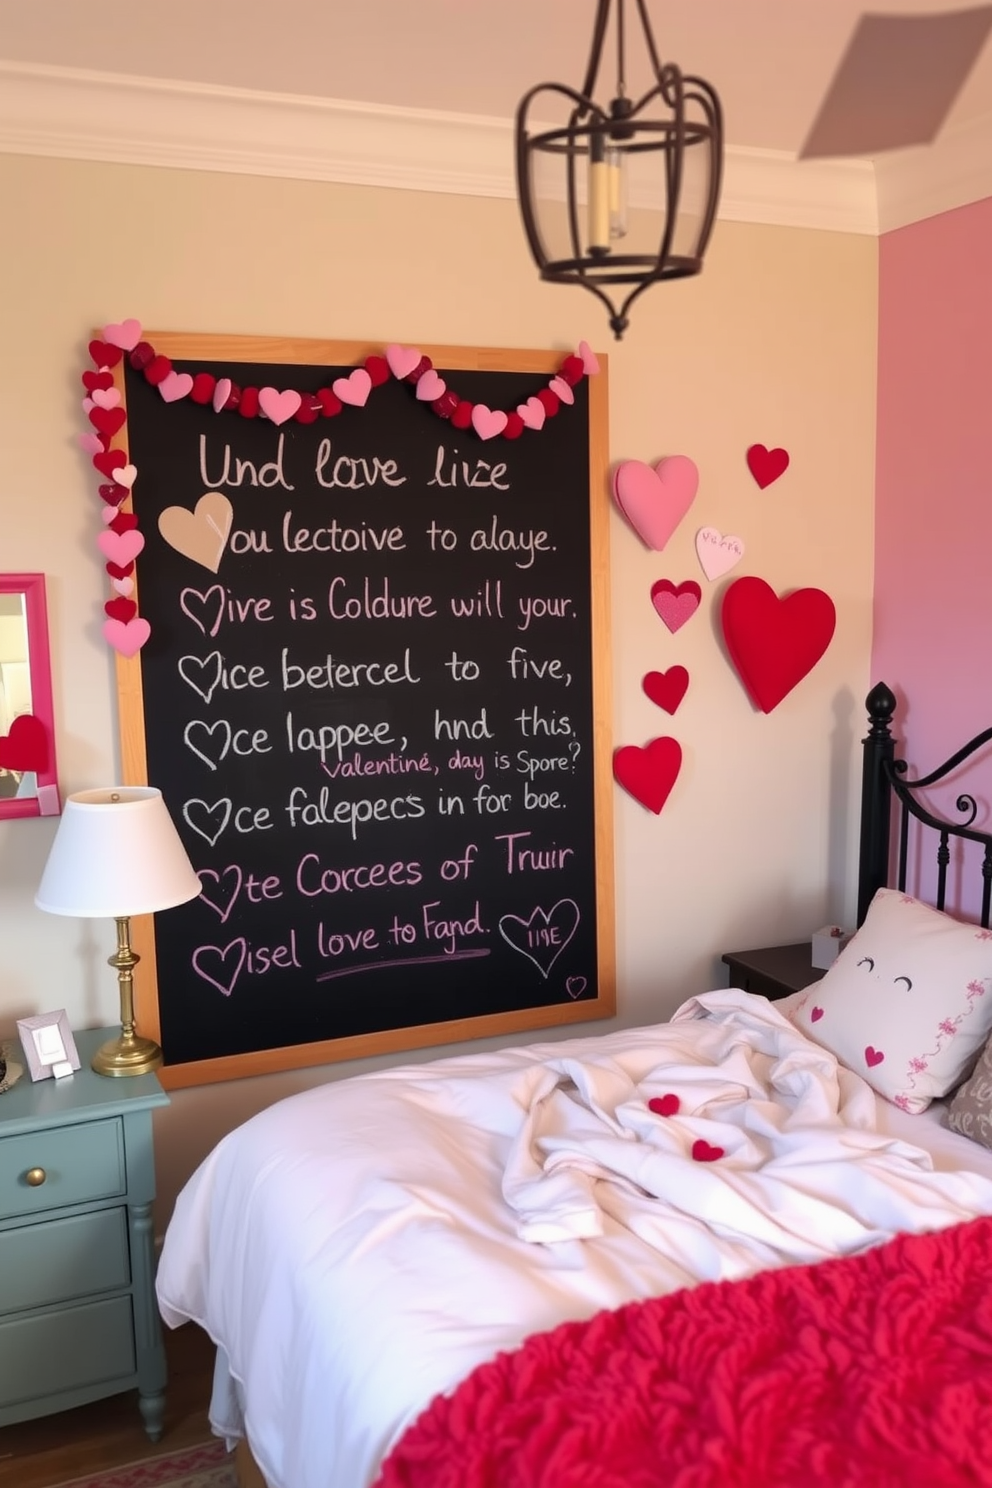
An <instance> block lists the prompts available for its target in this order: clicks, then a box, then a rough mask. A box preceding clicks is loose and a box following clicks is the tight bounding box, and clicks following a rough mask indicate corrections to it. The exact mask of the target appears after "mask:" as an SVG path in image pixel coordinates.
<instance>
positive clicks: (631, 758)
mask: <svg viewBox="0 0 992 1488" xmlns="http://www.w3.org/2000/svg"><path fill="white" fill-rule="evenodd" d="M681 768H682V746H681V744H680V743H679V742H678V740H677V739H670V738H667V737H665V738H661V739H652V740H651V742H650V744H647V745H646V746H645V747H644V748H643V749H642V748H641V747H640V745H638V744H624V745H623V746H622V747H621V748H620V749H617V750H615V751H614V754H613V778H614V779H615V780H616V782H617V784H618V785H621V786H623V788H624V790H625V791H627V792H628V794H629V795H632V796H633V798H634V800H635V801H638V802H639V803H640V805H642V806H646V807H647V809H648V811H653V812H654V813H655V815H656V816H657V814H658V812H659V811H660V810H661V808H662V807H663V806H664V804H665V802H666V801H667V800H668V797H669V794H670V792H671V789H672V786H673V785H674V784H675V782H676V780H677V779H678V773H679V771H680V770H681Z"/></svg>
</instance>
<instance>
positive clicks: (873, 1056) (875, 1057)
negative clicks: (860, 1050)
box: [865, 1044, 885, 1069]
mask: <svg viewBox="0 0 992 1488" xmlns="http://www.w3.org/2000/svg"><path fill="white" fill-rule="evenodd" d="M884 1058H885V1055H884V1054H883V1053H882V1051H881V1049H873V1048H872V1046H871V1044H869V1045H868V1047H867V1049H866V1050H865V1064H866V1065H867V1066H868V1068H869V1069H874V1068H875V1066H876V1064H881V1063H882V1060H883V1059H884Z"/></svg>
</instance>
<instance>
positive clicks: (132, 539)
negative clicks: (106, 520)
mask: <svg viewBox="0 0 992 1488" xmlns="http://www.w3.org/2000/svg"><path fill="white" fill-rule="evenodd" d="M96 541H97V547H98V548H99V549H100V552H101V553H102V554H103V556H104V557H105V558H106V559H107V560H108V562H110V563H116V564H117V565H118V567H119V568H126V567H127V565H128V564H129V563H133V562H134V560H135V558H137V556H138V554H139V553H140V552H141V550H142V548H143V547H144V546H145V539H144V538H143V536H142V535H141V533H140V532H137V531H135V530H134V529H133V528H132V530H131V531H130V532H110V531H106V532H101V533H100V535H99V537H98V538H97V540H96Z"/></svg>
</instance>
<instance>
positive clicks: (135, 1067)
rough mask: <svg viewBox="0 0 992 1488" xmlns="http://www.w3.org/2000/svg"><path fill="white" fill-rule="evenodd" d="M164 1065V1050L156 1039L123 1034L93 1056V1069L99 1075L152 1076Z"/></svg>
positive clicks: (108, 1042) (107, 1043) (108, 1041)
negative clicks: (153, 1072)
mask: <svg viewBox="0 0 992 1488" xmlns="http://www.w3.org/2000/svg"><path fill="white" fill-rule="evenodd" d="M161 1063H162V1050H161V1049H160V1048H159V1046H158V1044H157V1043H156V1042H155V1040H154V1039H149V1038H141V1037H140V1035H139V1034H136V1033H132V1034H131V1036H130V1037H128V1035H127V1034H126V1033H122V1034H121V1035H120V1037H119V1038H114V1039H108V1040H107V1042H106V1043H105V1044H101V1045H100V1047H99V1049H97V1051H96V1053H95V1054H94V1055H93V1060H92V1067H93V1069H95V1070H96V1072H97V1074H98V1075H150V1074H151V1072H152V1070H157V1069H158V1068H159V1066H160V1064H161Z"/></svg>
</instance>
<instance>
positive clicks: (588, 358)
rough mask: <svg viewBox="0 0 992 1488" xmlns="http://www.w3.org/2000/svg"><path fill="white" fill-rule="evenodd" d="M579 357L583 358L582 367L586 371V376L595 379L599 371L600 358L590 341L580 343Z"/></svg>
mask: <svg viewBox="0 0 992 1488" xmlns="http://www.w3.org/2000/svg"><path fill="white" fill-rule="evenodd" d="M579 356H580V357H581V358H582V365H583V367H585V369H586V376H587V377H595V376H596V373H597V372H598V371H599V358H598V357H597V355H596V353H595V352H594V351H593V349H592V347H591V346H590V345H589V342H588V341H580V342H579Z"/></svg>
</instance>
